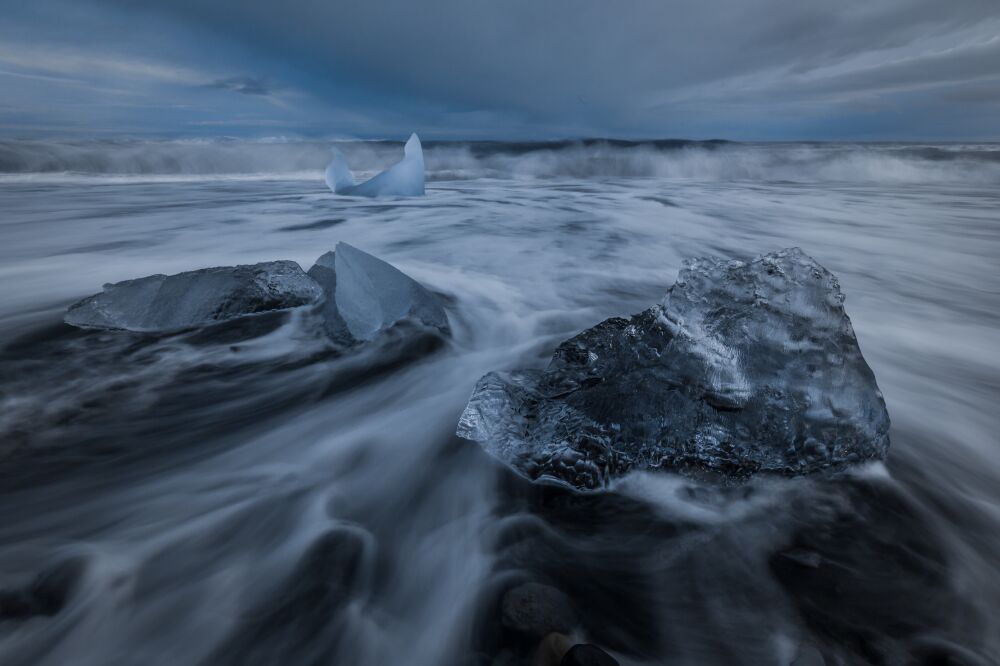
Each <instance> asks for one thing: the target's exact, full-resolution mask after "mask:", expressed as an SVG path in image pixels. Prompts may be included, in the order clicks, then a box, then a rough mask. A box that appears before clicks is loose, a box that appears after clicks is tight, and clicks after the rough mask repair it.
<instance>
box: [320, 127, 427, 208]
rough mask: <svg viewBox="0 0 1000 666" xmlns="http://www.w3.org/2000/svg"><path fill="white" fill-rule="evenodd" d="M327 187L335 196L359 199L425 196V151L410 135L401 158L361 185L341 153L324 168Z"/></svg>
mask: <svg viewBox="0 0 1000 666" xmlns="http://www.w3.org/2000/svg"><path fill="white" fill-rule="evenodd" d="M326 184H327V186H328V187H329V188H330V189H331V190H332V191H333V192H334V194H343V195H347V196H358V197H420V196H423V195H424V151H423V148H422V147H421V145H420V139H419V138H418V137H417V135H416V134H411V135H410V138H409V140H408V141H407V142H406V145H405V146H403V159H402V160H400V161H399V162H397V163H396V164H394V165H393V166H391V167H389V168H388V169H386V170H385V171H383V172H382V173H380V174H378V175H376V176H374V177H372V178H371V179H370V180H366V181H365V182H363V183H361V184H360V185H358V184H356V183H355V181H354V175H353V174H352V173H351V170H350V168H349V167H348V166H347V160H346V159H344V155H343V153H341V152H340V150H338V149H336V148H334V149H333V160H332V161H331V162H330V164H329V166H327V167H326Z"/></svg>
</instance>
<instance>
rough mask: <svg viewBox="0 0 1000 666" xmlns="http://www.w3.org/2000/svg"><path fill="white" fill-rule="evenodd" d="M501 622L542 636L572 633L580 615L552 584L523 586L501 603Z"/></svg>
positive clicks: (526, 632) (510, 592)
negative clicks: (577, 616) (550, 585)
mask: <svg viewBox="0 0 1000 666" xmlns="http://www.w3.org/2000/svg"><path fill="white" fill-rule="evenodd" d="M500 621H501V622H502V623H503V625H504V626H505V627H507V628H509V629H513V630H515V631H520V632H522V633H525V634H528V635H529V636H534V637H538V638H540V637H542V636H546V635H547V634H550V633H552V632H559V633H563V634H566V633H569V631H570V630H571V629H572V628H573V627H574V626H575V625H576V614H575V613H574V612H573V605H572V604H571V603H570V600H569V598H568V597H567V596H566V595H565V594H563V593H562V592H560V591H559V590H557V589H555V588H554V587H549V586H548V585H542V584H541V583H523V584H521V585H518V586H517V587H514V588H511V589H510V590H508V591H507V593H506V594H505V595H504V596H503V600H502V601H501V602H500Z"/></svg>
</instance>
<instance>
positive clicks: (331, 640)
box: [204, 527, 373, 666]
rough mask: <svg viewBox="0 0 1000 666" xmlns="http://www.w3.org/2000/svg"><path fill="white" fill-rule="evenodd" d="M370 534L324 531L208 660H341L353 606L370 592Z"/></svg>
mask: <svg viewBox="0 0 1000 666" xmlns="http://www.w3.org/2000/svg"><path fill="white" fill-rule="evenodd" d="M372 548H373V541H372V538H371V535H370V534H368V533H367V532H364V531H362V530H360V529H356V528H346V527H338V528H334V529H331V530H329V531H327V532H325V533H324V534H322V535H320V536H319V537H318V538H317V539H316V540H315V542H314V543H312V544H311V545H310V546H309V548H308V549H307V550H306V552H305V553H304V555H303V556H302V559H301V560H300V561H299V563H298V564H297V565H296V567H295V568H294V570H293V571H292V572H291V573H290V574H289V576H288V577H287V579H286V580H284V581H283V583H282V584H281V585H280V586H278V587H276V588H275V594H274V596H273V597H271V598H267V599H264V600H263V601H262V602H260V603H259V604H257V605H255V606H253V607H251V608H249V609H247V611H246V612H245V613H244V614H242V615H241V616H239V617H237V618H236V622H235V624H234V626H233V628H232V630H231V633H230V635H229V636H228V638H226V639H225V640H224V641H223V642H222V643H221V644H220V645H219V647H218V648H217V649H216V650H215V653H214V654H213V655H212V656H211V657H210V658H209V659H208V660H206V661H205V662H204V663H209V664H233V665H234V666H237V665H238V666H251V665H258V664H259V665H260V666H266V665H269V664H330V663H338V659H337V656H338V649H339V647H340V646H341V644H342V643H343V641H344V639H345V637H346V636H348V635H349V633H350V630H351V627H352V624H351V614H350V605H351V603H352V602H354V601H356V600H357V599H358V598H363V597H364V595H365V594H367V580H368V578H367V573H366V571H367V568H368V567H369V566H370V560H371V557H372V552H371V551H372Z"/></svg>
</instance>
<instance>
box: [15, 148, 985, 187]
mask: <svg viewBox="0 0 1000 666" xmlns="http://www.w3.org/2000/svg"><path fill="white" fill-rule="evenodd" d="M332 145H333V144H332V143H331V142H327V141H302V140H284V139H270V140H240V139H220V140H178V141H139V140H116V141H29V140H3V141H0V174H2V175H0V178H3V179H5V180H10V179H16V180H23V179H38V178H41V179H53V178H56V179H60V178H68V179H73V178H79V177H85V178H91V177H95V176H97V177H117V178H127V179H154V180H160V179H164V180H184V179H199V178H201V177H228V178H236V179H282V180H292V179H294V180H298V179H309V178H313V177H316V178H319V179H322V171H323V168H324V167H325V166H326V164H327V162H328V161H329V156H330V147H331V146H332ZM337 145H338V146H339V147H340V148H341V149H342V150H343V151H344V153H345V154H346V155H347V158H348V161H349V162H350V164H351V165H352V166H354V167H355V168H356V169H358V170H359V171H362V172H374V171H377V170H380V169H383V168H384V167H385V166H386V165H388V164H390V163H392V162H393V161H395V160H396V159H398V156H399V153H400V149H401V147H400V144H398V143H395V142H383V141H372V142H367V141H365V142H363V141H350V142H341V143H338V144H337ZM425 161H426V167H427V177H428V180H432V181H433V180H436V181H445V180H467V179H477V178H525V179H531V178H539V179H544V178H581V177H583V178H592V177H595V178H609V179H617V178H622V179H630V178H663V179H691V180H699V181H751V182H753V181H760V182H782V181H784V182H803V183H817V182H848V183H872V184H910V183H912V184H922V183H949V184H958V185H961V184H969V185H977V186H978V185H992V184H1000V144H859V143H854V144H849V143H732V142H726V141H683V140H664V141H645V142H632V141H616V140H606V139H588V140H582V141H549V142H457V141H456V142H426V143H425Z"/></svg>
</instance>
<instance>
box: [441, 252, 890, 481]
mask: <svg viewBox="0 0 1000 666" xmlns="http://www.w3.org/2000/svg"><path fill="white" fill-rule="evenodd" d="M843 302H844V297H843V294H842V293H841V291H840V285H839V283H838V282H837V279H836V277H834V275H833V274H831V273H830V272H829V271H827V270H826V269H824V268H823V267H822V266H820V265H819V264H817V263H816V262H815V261H814V260H813V259H812V258H810V257H809V256H807V255H806V254H804V253H803V252H802V251H801V250H799V249H797V248H793V249H789V250H783V251H780V252H776V253H772V254H768V255H765V256H762V257H759V258H757V259H756V260H754V261H751V262H742V261H725V260H720V259H695V260H691V261H688V262H687V263H686V265H685V268H684V269H683V270H681V272H680V274H679V276H678V279H677V282H676V284H674V286H673V287H672V288H671V289H670V290H669V291H668V292H667V295H666V296H665V297H664V299H663V301H662V302H661V303H660V304H658V305H655V306H654V307H652V308H650V309H649V310H647V311H645V312H642V313H640V314H638V315H635V316H633V317H632V318H631V319H623V318H618V317H616V318H612V319H608V320H606V321H604V322H602V323H600V324H598V325H597V326H595V327H593V328H591V329H588V330H586V331H584V332H582V333H580V334H579V335H577V336H576V337H574V338H571V339H569V340H567V341H566V342H564V343H562V344H561V345H560V346H559V347H558V349H556V351H555V354H554V355H553V358H552V361H551V362H550V364H549V366H548V368H547V369H545V370H544V371H533V370H529V371H521V372H512V373H505V374H501V373H490V374H488V375H486V376H485V377H483V378H482V379H481V380H480V381H479V383H478V384H477V386H476V388H475V390H474V392H473V395H472V398H471V399H470V400H469V403H468V405H467V406H466V408H465V411H464V413H463V414H462V417H461V420H460V422H459V427H458V434H459V435H460V436H462V437H464V438H466V439H470V440H473V441H476V442H479V443H480V444H481V445H482V446H483V448H484V449H485V450H486V451H487V452H489V453H490V454H492V455H493V456H495V457H497V458H499V459H500V460H502V461H504V462H506V463H507V464H508V465H510V466H511V467H512V468H513V469H514V470H516V471H517V472H519V473H520V474H522V475H524V476H526V477H528V478H529V479H532V480H541V481H552V482H556V483H562V484H567V485H570V486H572V487H575V488H579V489H594V488H600V487H603V486H605V485H607V483H608V482H609V481H610V480H611V479H613V478H615V477H618V476H621V475H623V474H625V473H627V472H628V471H630V470H633V469H674V470H680V471H686V472H690V473H694V474H698V475H700V474H706V473H707V474H710V475H713V476H715V475H721V476H722V477H723V478H745V477H747V476H749V475H752V474H754V473H757V472H774V473H780V474H785V475H797V474H807V473H812V472H817V471H820V470H825V469H838V468H843V467H845V466H847V465H850V464H853V463H860V462H863V461H867V460H872V459H879V458H883V457H884V456H885V455H886V453H887V451H888V447H889V438H888V431H889V416H888V414H887V412H886V409H885V403H884V401H883V399H882V394H881V392H880V391H879V389H878V386H877V385H876V383H875V377H874V375H873V373H872V371H871V369H870V368H869V367H868V365H867V363H865V360H864V358H863V357H862V355H861V351H860V349H859V348H858V343H857V339H856V338H855V335H854V330H853V328H852V326H851V322H850V319H848V317H847V314H846V313H845V312H844V306H843Z"/></svg>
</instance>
